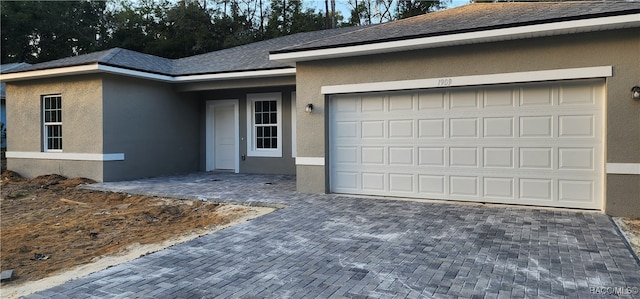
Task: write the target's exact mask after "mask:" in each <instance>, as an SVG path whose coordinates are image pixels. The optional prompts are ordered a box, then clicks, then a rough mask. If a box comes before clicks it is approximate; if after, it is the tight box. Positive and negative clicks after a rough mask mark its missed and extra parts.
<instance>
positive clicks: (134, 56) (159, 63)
mask: <svg viewBox="0 0 640 299" xmlns="http://www.w3.org/2000/svg"><path fill="white" fill-rule="evenodd" d="M94 63H99V64H102V65H108V66H117V67H123V68H127V69H132V70H138V71H144V72H150V73H157V74H164V75H168V74H171V69H172V60H171V59H167V58H162V57H158V56H153V55H149V54H143V53H140V52H135V51H130V50H126V49H121V48H113V49H109V50H104V51H98V52H93V53H89V54H84V55H78V56H73V57H67V58H62V59H57V60H52V61H47V62H43V63H38V64H33V65H30V66H27V67H22V68H17V69H12V70H8V71H7V72H4V71H3V73H5V74H8V73H17V72H27V71H37V70H46V69H54V68H60V67H71V66H79V65H87V64H94Z"/></svg>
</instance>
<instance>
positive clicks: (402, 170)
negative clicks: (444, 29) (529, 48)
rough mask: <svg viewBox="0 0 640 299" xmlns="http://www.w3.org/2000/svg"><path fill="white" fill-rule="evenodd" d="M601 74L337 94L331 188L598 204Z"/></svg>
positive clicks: (601, 163)
mask: <svg viewBox="0 0 640 299" xmlns="http://www.w3.org/2000/svg"><path fill="white" fill-rule="evenodd" d="M603 106H604V82H603V80H588V81H584V80H583V81H563V82H553V83H549V82H547V83H544V84H541V83H538V84H513V85H497V86H483V87H473V88H448V89H431V90H417V91H405V92H389V93H375V94H373V93H372V94H350V95H335V96H332V97H331V100H330V113H331V114H330V140H329V143H330V156H329V160H330V186H331V191H332V192H335V193H349V194H366V195H383V196H399V197H417V198H433V199H450V200H467V201H478V202H494V203H509V204H524V205H539V206H556V207H572V208H586V209H600V208H601V206H602V198H603V180H604V179H603V176H604V169H603V167H604V161H603V157H604V154H603V135H604V134H603V131H602V130H603Z"/></svg>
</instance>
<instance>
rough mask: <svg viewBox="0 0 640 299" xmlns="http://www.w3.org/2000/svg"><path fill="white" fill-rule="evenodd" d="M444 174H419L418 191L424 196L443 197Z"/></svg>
mask: <svg viewBox="0 0 640 299" xmlns="http://www.w3.org/2000/svg"><path fill="white" fill-rule="evenodd" d="M445 182H446V177H445V176H444V175H419V176H418V184H419V187H418V188H419V190H418V191H419V192H420V193H421V194H424V195H425V196H434V197H435V198H444V195H445Z"/></svg>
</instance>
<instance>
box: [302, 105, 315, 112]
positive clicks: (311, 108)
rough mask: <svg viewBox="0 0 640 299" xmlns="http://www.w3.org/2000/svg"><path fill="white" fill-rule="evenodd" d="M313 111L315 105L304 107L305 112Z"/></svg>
mask: <svg viewBox="0 0 640 299" xmlns="http://www.w3.org/2000/svg"><path fill="white" fill-rule="evenodd" d="M312 111H313V104H311V103H309V104H307V106H305V107H304V112H306V113H311V112H312Z"/></svg>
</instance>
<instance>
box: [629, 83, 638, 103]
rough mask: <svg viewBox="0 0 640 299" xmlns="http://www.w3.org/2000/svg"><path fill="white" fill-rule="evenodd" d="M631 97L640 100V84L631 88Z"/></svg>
mask: <svg viewBox="0 0 640 299" xmlns="http://www.w3.org/2000/svg"><path fill="white" fill-rule="evenodd" d="M631 98H633V99H634V100H640V86H637V85H636V86H634V87H632V88H631Z"/></svg>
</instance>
